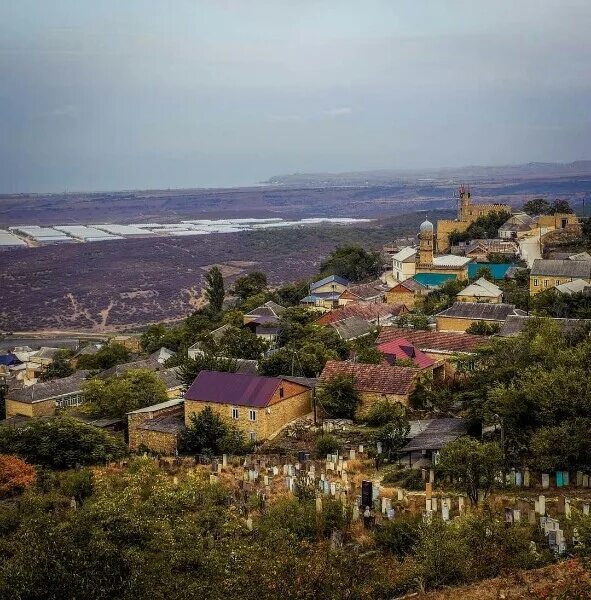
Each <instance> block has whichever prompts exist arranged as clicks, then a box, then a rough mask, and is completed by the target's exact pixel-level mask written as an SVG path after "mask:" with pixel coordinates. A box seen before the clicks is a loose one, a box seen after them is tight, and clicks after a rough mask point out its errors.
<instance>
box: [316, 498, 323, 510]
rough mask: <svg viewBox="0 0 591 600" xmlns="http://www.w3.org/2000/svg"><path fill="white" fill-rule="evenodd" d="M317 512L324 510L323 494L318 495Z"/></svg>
mask: <svg viewBox="0 0 591 600" xmlns="http://www.w3.org/2000/svg"><path fill="white" fill-rule="evenodd" d="M316 512H322V498H321V496H316Z"/></svg>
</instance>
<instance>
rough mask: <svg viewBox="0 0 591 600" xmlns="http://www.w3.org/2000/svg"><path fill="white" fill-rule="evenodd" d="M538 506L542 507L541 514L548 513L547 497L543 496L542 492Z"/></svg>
mask: <svg viewBox="0 0 591 600" xmlns="http://www.w3.org/2000/svg"><path fill="white" fill-rule="evenodd" d="M538 506H539V509H540V514H541V515H545V514H546V497H545V496H543V495H542V494H540V497H539V499H538Z"/></svg>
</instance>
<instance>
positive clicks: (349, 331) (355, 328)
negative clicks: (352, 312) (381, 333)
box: [330, 316, 374, 341]
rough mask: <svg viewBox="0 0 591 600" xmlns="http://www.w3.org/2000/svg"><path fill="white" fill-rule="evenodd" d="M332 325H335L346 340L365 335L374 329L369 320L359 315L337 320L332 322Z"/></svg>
mask: <svg viewBox="0 0 591 600" xmlns="http://www.w3.org/2000/svg"><path fill="white" fill-rule="evenodd" d="M330 326H331V327H334V329H335V330H336V332H337V333H338V334H339V336H340V337H341V339H343V340H345V341H347V340H354V339H356V338H358V337H361V336H363V335H367V334H368V333H371V332H372V331H373V329H374V327H373V325H372V324H371V323H370V322H369V321H366V320H365V319H362V318H361V317H357V316H353V317H348V318H347V319H343V320H342V321H335V322H334V323H331V324H330Z"/></svg>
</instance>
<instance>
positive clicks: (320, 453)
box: [314, 433, 341, 458]
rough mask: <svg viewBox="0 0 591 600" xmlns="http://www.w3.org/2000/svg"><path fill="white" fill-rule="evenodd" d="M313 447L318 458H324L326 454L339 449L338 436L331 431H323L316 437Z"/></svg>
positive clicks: (333, 452)
mask: <svg viewBox="0 0 591 600" xmlns="http://www.w3.org/2000/svg"><path fill="white" fill-rule="evenodd" d="M314 449H315V452H316V456H317V457H318V458H326V456H327V454H335V453H337V452H338V451H339V450H340V449H341V444H340V442H339V440H338V438H337V437H336V436H334V435H332V434H331V433H323V434H321V435H319V436H318V437H317V438H316V441H315V442H314Z"/></svg>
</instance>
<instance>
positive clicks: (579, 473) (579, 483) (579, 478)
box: [576, 471, 583, 487]
mask: <svg viewBox="0 0 591 600" xmlns="http://www.w3.org/2000/svg"><path fill="white" fill-rule="evenodd" d="M576 482H577V487H581V486H582V485H583V471H577V479H576Z"/></svg>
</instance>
